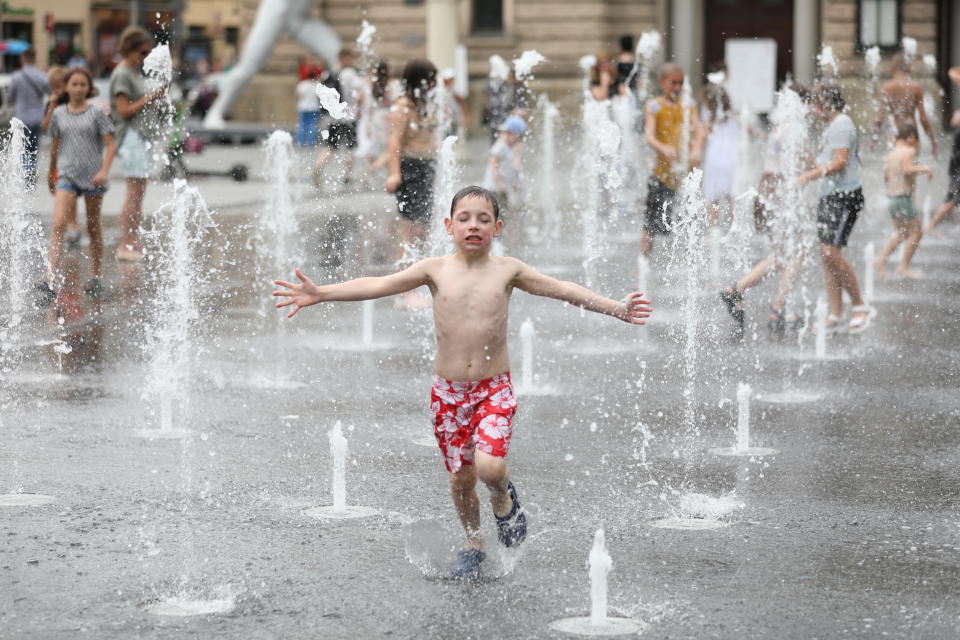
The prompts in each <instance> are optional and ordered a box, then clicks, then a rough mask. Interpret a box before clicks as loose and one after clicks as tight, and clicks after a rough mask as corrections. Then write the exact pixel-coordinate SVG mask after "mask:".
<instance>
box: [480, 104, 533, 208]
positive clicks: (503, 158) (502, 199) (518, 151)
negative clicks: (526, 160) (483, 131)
mask: <svg viewBox="0 0 960 640" xmlns="http://www.w3.org/2000/svg"><path fill="white" fill-rule="evenodd" d="M526 131H527V123H526V122H524V121H523V118H521V117H520V116H509V117H508V118H507V119H506V120H504V122H503V124H502V125H500V135H499V136H498V137H497V141H496V142H494V143H493V146H492V147H491V148H490V161H489V162H487V170H486V172H485V173H484V175H483V188H484V189H487V190H488V191H493V192H494V193H495V194H496V195H497V198H498V200H499V203H500V208H501V213H504V212H505V211H506V210H512V211H516V210H517V209H519V208H520V207H521V206H523V165H522V160H523V142H522V138H523V134H524V133H526Z"/></svg>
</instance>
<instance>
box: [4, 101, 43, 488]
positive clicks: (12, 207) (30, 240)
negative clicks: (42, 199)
mask: <svg viewBox="0 0 960 640" xmlns="http://www.w3.org/2000/svg"><path fill="white" fill-rule="evenodd" d="M2 136H3V137H2V139H0V201H2V203H0V207H2V215H0V300H2V301H3V304H2V309H0V427H3V426H4V424H5V423H6V424H12V423H13V420H11V417H12V415H11V414H12V413H13V412H14V411H16V409H17V408H18V406H19V405H20V401H21V400H20V398H19V397H17V396H16V395H15V394H13V393H11V392H12V391H13V389H12V386H11V385H10V384H9V380H10V377H11V375H12V374H13V373H14V372H15V371H16V370H17V369H18V368H19V366H20V364H21V363H22V361H23V358H24V356H25V347H26V346H27V345H28V342H29V338H28V336H29V331H28V330H27V327H26V320H27V318H28V317H29V316H30V313H31V311H32V310H33V305H32V302H31V300H32V296H31V295H30V294H31V283H33V282H35V281H37V278H38V275H39V274H38V271H39V269H38V266H39V265H40V264H41V262H43V261H45V258H44V253H43V247H44V245H43V229H42V226H41V224H40V219H39V217H38V216H37V215H36V214H35V213H34V212H33V211H31V207H30V200H29V198H30V191H31V189H32V185H30V184H29V180H28V179H27V174H26V172H25V170H24V167H23V160H22V158H23V155H24V150H25V147H26V125H24V124H23V122H22V121H21V120H20V119H18V118H13V119H11V121H10V127H9V129H7V130H6V131H4V132H3V134H2ZM12 455H13V461H12V463H11V464H10V465H8V467H7V469H8V470H9V472H10V474H11V475H10V476H9V477H8V478H6V483H7V485H8V486H9V487H10V493H7V494H0V507H20V506H35V505H42V504H47V503H50V502H53V500H54V498H52V497H50V496H46V495H41V494H34V493H24V489H25V482H26V479H24V478H22V477H19V459H20V456H21V455H23V452H21V451H19V450H14V451H12ZM4 475H6V474H4Z"/></svg>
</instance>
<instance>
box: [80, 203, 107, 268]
mask: <svg viewBox="0 0 960 640" xmlns="http://www.w3.org/2000/svg"><path fill="white" fill-rule="evenodd" d="M84 200H85V201H86V205H87V233H89V234H90V274H91V275H92V276H93V277H94V278H99V277H100V273H101V265H102V264H103V233H102V232H101V229H100V209H101V207H102V206H103V195H98V196H87V197H86V198H84ZM73 208H74V211H76V209H77V207H76V203H74V207H73Z"/></svg>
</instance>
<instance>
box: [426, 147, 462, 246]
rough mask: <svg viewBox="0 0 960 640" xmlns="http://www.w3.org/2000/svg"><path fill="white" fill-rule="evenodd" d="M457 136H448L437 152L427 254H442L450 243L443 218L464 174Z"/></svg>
mask: <svg viewBox="0 0 960 640" xmlns="http://www.w3.org/2000/svg"><path fill="white" fill-rule="evenodd" d="M457 140H458V138H457V136H447V137H446V138H444V139H443V142H441V143H440V145H439V149H440V151H439V153H438V154H437V177H436V179H435V184H434V197H433V209H434V224H433V227H432V228H431V230H430V239H429V242H430V246H429V247H428V248H427V254H428V255H430V256H437V255H441V254H442V253H444V252H446V250H447V247H448V246H449V244H450V239H449V236H448V235H447V231H446V229H445V228H444V226H443V219H444V218H445V217H447V208H448V207H449V206H450V202H452V201H453V196H454V195H456V193H457V190H458V185H459V184H460V179H461V176H462V174H463V170H462V167H461V166H460V162H459V160H457V149H456V145H457Z"/></svg>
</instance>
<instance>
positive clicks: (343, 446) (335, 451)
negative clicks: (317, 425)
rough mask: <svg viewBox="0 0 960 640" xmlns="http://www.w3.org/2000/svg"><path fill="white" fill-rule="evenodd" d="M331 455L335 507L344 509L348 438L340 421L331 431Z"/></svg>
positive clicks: (329, 434) (329, 435)
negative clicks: (344, 435)
mask: <svg viewBox="0 0 960 640" xmlns="http://www.w3.org/2000/svg"><path fill="white" fill-rule="evenodd" d="M327 437H328V438H329V439H330V455H331V457H332V458H333V465H332V469H333V470H332V474H333V475H332V479H331V486H332V487H333V489H332V492H333V508H334V510H335V511H344V510H345V509H346V508H347V452H348V451H349V449H348V447H347V439H346V438H345V437H343V429H342V427H341V425H340V421H339V420H337V423H336V424H335V425H333V428H332V429H330V433H328V434H327Z"/></svg>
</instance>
